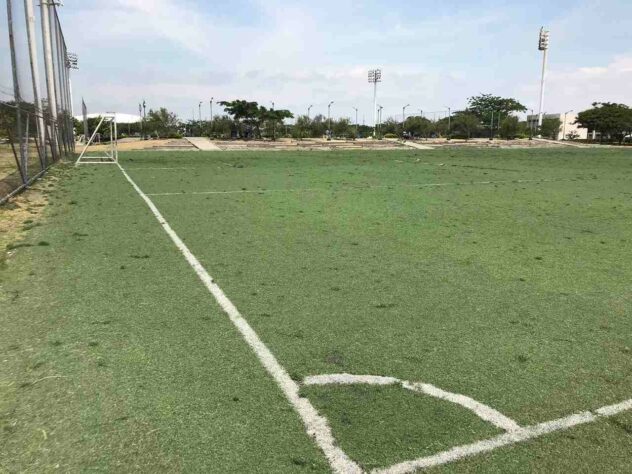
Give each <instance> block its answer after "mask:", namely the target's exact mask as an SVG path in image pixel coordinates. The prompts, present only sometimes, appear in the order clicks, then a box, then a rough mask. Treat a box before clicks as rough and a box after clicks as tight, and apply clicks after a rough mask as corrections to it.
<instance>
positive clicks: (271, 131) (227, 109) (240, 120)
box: [0, 94, 632, 143]
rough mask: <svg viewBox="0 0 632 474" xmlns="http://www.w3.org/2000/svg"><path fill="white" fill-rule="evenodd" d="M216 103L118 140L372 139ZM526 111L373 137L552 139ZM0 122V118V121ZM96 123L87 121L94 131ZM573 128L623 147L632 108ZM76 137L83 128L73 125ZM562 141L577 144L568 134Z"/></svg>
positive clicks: (425, 123) (554, 129)
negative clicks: (203, 116)
mask: <svg viewBox="0 0 632 474" xmlns="http://www.w3.org/2000/svg"><path fill="white" fill-rule="evenodd" d="M219 104H220V105H221V106H222V107H223V108H224V113H223V114H220V115H216V116H214V117H213V120H188V121H181V120H179V119H178V117H177V116H176V114H174V113H172V112H169V111H168V110H167V109H166V108H160V109H157V110H154V109H150V110H149V113H148V114H147V117H146V118H145V120H144V121H142V122H140V123H134V124H121V125H120V126H119V138H124V137H126V136H145V137H147V138H180V137H182V136H185V135H188V136H208V137H210V138H214V139H236V138H241V139H271V140H275V139H277V138H285V137H291V138H295V139H308V138H321V137H328V138H332V139H354V138H356V137H359V138H367V137H371V136H373V133H374V129H373V127H369V126H366V125H359V124H355V123H353V122H352V120H351V119H350V118H345V117H343V118H337V119H333V118H332V119H328V118H327V117H325V116H323V115H316V116H314V117H308V116H306V115H300V116H298V117H296V120H294V123H293V124H286V123H285V121H286V120H287V119H292V118H294V115H293V114H292V113H291V112H290V111H289V110H285V109H276V110H275V109H274V108H266V107H264V106H261V105H259V104H258V103H257V102H249V101H245V100H234V101H223V102H219ZM526 111H527V108H526V107H525V106H524V105H523V104H521V103H520V102H518V101H517V100H515V99H511V98H503V97H498V96H493V95H491V94H481V95H478V96H475V97H471V98H470V99H468V106H467V107H466V108H465V109H463V110H457V111H455V112H452V114H451V115H450V116H449V117H448V114H447V111H446V114H445V116H444V117H441V118H440V119H438V120H430V119H429V118H428V117H426V116H425V115H426V114H424V115H421V114H420V115H411V116H409V117H407V118H406V120H405V121H404V122H402V121H401V120H396V119H395V118H392V117H389V118H387V119H386V120H384V121H383V122H382V123H380V124H379V125H378V127H377V130H376V132H377V138H402V137H403V138H421V139H425V138H440V137H443V138H459V139H466V140H467V139H471V138H504V139H515V138H529V137H535V136H542V137H544V138H551V139H556V138H557V137H558V134H559V131H560V125H561V122H560V120H559V119H557V118H545V119H544V121H543V124H542V126H541V127H539V128H537V127H536V126H534V125H532V124H531V125H530V124H529V123H527V122H526V121H521V120H520V119H519V118H518V116H517V114H518V113H524V112H526ZM1 120H2V117H0V121H1ZM98 120H99V119H98V118H94V119H89V120H88V123H89V128H90V130H91V131H92V130H94V127H95V126H96V125H97V123H98ZM576 123H577V124H578V125H579V126H581V127H583V128H587V129H588V130H589V131H591V132H592V131H595V132H596V133H597V134H598V136H599V141H601V142H607V143H611V142H613V143H624V142H627V141H630V140H631V138H630V136H631V135H632V109H631V108H630V107H628V106H627V105H624V104H616V103H608V102H603V103H602V102H595V103H593V104H592V108H590V109H588V110H585V111H582V112H580V113H579V114H578V117H577V122H576ZM75 126H76V130H77V133H78V134H81V133H82V132H83V123H82V122H80V121H75ZM564 138H565V139H568V140H574V139H577V138H578V137H577V134H576V133H575V132H569V133H568V134H567V136H566V137H564Z"/></svg>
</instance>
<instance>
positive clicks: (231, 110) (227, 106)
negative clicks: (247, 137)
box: [219, 100, 260, 137]
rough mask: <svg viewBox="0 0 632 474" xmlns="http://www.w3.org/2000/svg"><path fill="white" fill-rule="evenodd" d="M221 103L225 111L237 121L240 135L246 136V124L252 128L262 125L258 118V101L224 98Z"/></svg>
mask: <svg viewBox="0 0 632 474" xmlns="http://www.w3.org/2000/svg"><path fill="white" fill-rule="evenodd" d="M219 105H221V106H222V107H224V111H225V112H226V113H227V114H228V115H232V117H233V119H234V120H235V122H237V129H238V131H239V136H240V137H243V136H244V127H243V125H244V124H246V125H249V126H250V127H251V128H252V127H259V126H260V123H259V120H258V117H259V115H260V109H259V104H257V103H256V102H249V101H247V100H233V101H225V100H224V101H221V102H219Z"/></svg>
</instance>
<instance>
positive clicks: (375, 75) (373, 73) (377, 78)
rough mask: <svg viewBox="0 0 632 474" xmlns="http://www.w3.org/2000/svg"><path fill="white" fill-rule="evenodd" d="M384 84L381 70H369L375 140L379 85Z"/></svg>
mask: <svg viewBox="0 0 632 474" xmlns="http://www.w3.org/2000/svg"><path fill="white" fill-rule="evenodd" d="M378 82H382V70H381V69H369V83H370V84H373V138H375V135H376V133H377V83H378Z"/></svg>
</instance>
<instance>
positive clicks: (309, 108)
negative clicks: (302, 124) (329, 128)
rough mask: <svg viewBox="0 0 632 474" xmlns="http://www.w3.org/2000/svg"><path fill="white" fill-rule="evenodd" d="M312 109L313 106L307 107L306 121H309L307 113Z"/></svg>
mask: <svg viewBox="0 0 632 474" xmlns="http://www.w3.org/2000/svg"><path fill="white" fill-rule="evenodd" d="M312 107H314V105H313V104H312V105H310V106H309V107H307V119H308V120H309V111H310V110H312Z"/></svg>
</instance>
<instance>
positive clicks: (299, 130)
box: [293, 115, 312, 139]
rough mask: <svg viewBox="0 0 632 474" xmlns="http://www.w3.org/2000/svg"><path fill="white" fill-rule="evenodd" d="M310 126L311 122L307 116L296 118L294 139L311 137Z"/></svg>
mask: <svg viewBox="0 0 632 474" xmlns="http://www.w3.org/2000/svg"><path fill="white" fill-rule="evenodd" d="M311 125H312V121H311V120H310V119H309V117H308V116H307V115H301V116H299V117H297V119H296V124H295V125H294V130H293V132H294V138H299V139H303V138H304V137H309V136H311V128H312V127H311Z"/></svg>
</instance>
